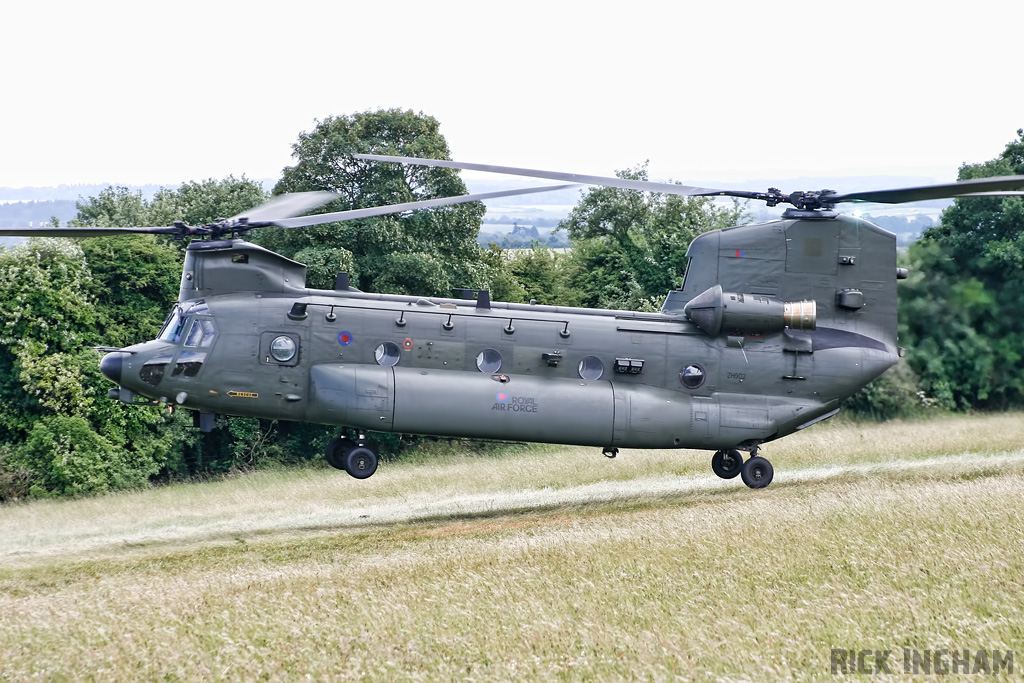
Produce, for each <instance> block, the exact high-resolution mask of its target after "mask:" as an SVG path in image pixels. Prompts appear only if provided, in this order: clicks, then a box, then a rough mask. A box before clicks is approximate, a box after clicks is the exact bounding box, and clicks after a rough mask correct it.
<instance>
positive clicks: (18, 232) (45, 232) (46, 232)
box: [0, 227, 181, 239]
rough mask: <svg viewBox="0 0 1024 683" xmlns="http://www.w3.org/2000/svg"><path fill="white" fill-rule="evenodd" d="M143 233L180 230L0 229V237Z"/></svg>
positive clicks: (175, 233) (83, 236)
mask: <svg viewBox="0 0 1024 683" xmlns="http://www.w3.org/2000/svg"><path fill="white" fill-rule="evenodd" d="M131 233H144V234H150V235H177V234H180V233H181V230H179V229H178V228H173V227H164V228H47V227H41V228H0V237H79V238H82V239H85V238H86V237H109V236H110V235H125V234H131Z"/></svg>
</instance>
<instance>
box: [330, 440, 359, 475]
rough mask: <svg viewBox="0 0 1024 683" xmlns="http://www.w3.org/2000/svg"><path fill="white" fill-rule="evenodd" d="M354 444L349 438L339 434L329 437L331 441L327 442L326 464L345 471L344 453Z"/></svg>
mask: <svg viewBox="0 0 1024 683" xmlns="http://www.w3.org/2000/svg"><path fill="white" fill-rule="evenodd" d="M354 446H355V444H354V443H353V442H352V440H351V439H346V438H344V437H340V436H339V437H338V438H336V439H331V442H330V443H329V444H327V452H326V456H327V464H328V465H330V466H331V467H333V468H334V469H337V470H341V471H342V472H346V471H347V470H346V469H345V454H346V453H347V452H348V451H350V450H351V449H352V448H353V447H354Z"/></svg>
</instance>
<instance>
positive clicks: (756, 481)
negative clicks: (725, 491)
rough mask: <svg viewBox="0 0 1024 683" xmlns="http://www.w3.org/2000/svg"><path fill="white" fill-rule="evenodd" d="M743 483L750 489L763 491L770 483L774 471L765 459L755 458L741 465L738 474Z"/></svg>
mask: <svg viewBox="0 0 1024 683" xmlns="http://www.w3.org/2000/svg"><path fill="white" fill-rule="evenodd" d="M740 476H742V477H743V483H744V484H746V485H747V486H749V487H750V488H752V489H763V488H764V487H765V486H767V485H768V484H770V483H772V478H773V477H774V476H775V470H774V469H773V468H772V464H771V463H770V462H768V460H767V459H765V458H762V457H760V456H755V457H753V458H751V459H750V460H748V461H746V462H745V463H743V470H742V471H741V472H740Z"/></svg>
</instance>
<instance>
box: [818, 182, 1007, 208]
mask: <svg viewBox="0 0 1024 683" xmlns="http://www.w3.org/2000/svg"><path fill="white" fill-rule="evenodd" d="M1022 191H1024V175H1013V176H999V177H995V178H972V179H970V180H961V181H960V182H956V183H942V184H939V185H922V186H920V187H900V188H896V189H893V190H869V191H867V192H850V193H848V194H837V195H833V196H831V197H829V198H828V201H829V203H838V202H876V203H879V204H902V203H904V202H920V201H924V200H927V199H950V198H953V197H986V196H987V197H998V196H1012V195H1019V194H1022Z"/></svg>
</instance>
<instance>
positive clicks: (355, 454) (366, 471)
mask: <svg viewBox="0 0 1024 683" xmlns="http://www.w3.org/2000/svg"><path fill="white" fill-rule="evenodd" d="M345 471H346V472H348V473H349V474H351V475H352V476H353V477H355V478H356V479H367V478H369V477H372V476H373V473H374V472H376V471H377V454H376V453H374V452H373V451H372V450H371V449H370V448H368V447H367V446H356V447H355V448H352V449H350V450H349V451H348V453H346V454H345Z"/></svg>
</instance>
